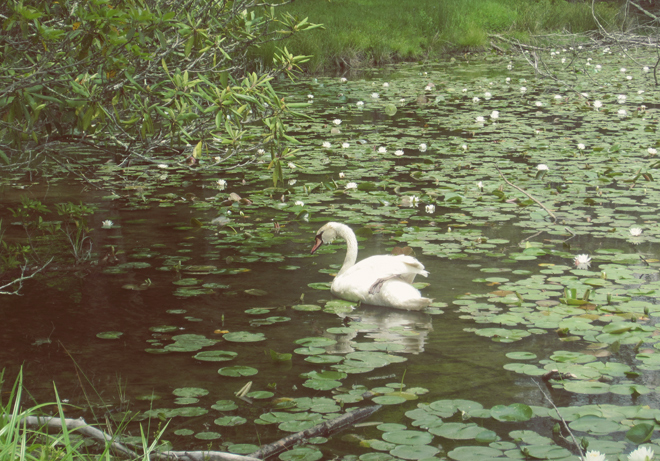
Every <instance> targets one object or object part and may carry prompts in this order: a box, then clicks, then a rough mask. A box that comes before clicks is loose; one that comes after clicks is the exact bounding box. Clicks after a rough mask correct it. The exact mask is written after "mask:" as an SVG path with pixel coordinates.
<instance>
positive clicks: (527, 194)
mask: <svg viewBox="0 0 660 461" xmlns="http://www.w3.org/2000/svg"><path fill="white" fill-rule="evenodd" d="M495 168H497V172H498V173H499V174H500V176H501V177H502V179H503V180H504V182H505V183H507V184H508V185H509V186H511V187H513V188H514V189H516V190H518V191H520V192H522V193H523V194H525V195H526V196H527V197H529V198H530V199H531V200H533V201H534V202H535V203H536V204H537V205H538V206H540V207H541V208H543V209H544V210H545V212H546V213H548V214H549V215H550V216H551V217H552V220H553V221H554V222H557V216H555V214H554V213H553V212H552V211H550V210H548V208H546V206H545V205H543V204H542V203H541V202H539V201H538V200H536V199H535V198H534V197H532V196H531V194H529V193H528V192H527V191H525V190H524V189H522V188H520V187H518V186H516V185H515V184H512V183H511V182H510V181H509V180H508V179H506V178H505V177H504V174H502V172H501V171H500V169H499V167H497V166H496V167H495Z"/></svg>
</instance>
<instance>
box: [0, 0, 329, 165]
mask: <svg viewBox="0 0 660 461" xmlns="http://www.w3.org/2000/svg"><path fill="white" fill-rule="evenodd" d="M275 3H283V2H275ZM0 14H1V15H2V17H3V18H6V19H5V20H4V23H3V33H2V35H0V63H1V64H0V88H1V89H0V162H2V163H4V164H12V165H17V164H18V165H22V164H30V165H33V164H34V162H35V161H36V160H39V161H41V160H42V157H43V156H49V155H50V156H51V158H53V157H54V156H52V153H53V152H54V151H55V149H60V148H61V146H62V144H64V143H68V144H75V145H77V146H80V147H82V148H85V149H87V150H89V149H101V150H103V151H106V152H111V153H113V154H117V153H119V154H121V155H122V156H128V155H132V156H137V157H141V158H144V157H149V158H152V157H153V156H155V155H158V154H179V153H182V152H183V151H184V150H185V148H186V146H187V145H191V146H195V147H194V148H192V149H191V152H189V153H188V154H190V155H189V158H188V163H189V164H195V163H198V162H199V160H200V158H201V157H202V154H203V153H204V152H214V156H215V162H216V163H220V162H224V161H226V160H228V159H230V158H232V157H234V160H235V161H239V162H240V161H242V162H243V163H245V162H250V161H252V160H254V159H255V158H256V157H257V156H258V155H259V154H258V152H263V151H261V149H268V150H270V151H271V155H272V159H274V160H276V159H278V158H279V156H280V155H281V153H282V152H281V151H282V149H283V147H281V144H280V143H281V142H283V141H292V138H290V137H289V136H288V135H287V134H286V129H285V125H284V119H285V118H286V117H288V116H291V115H294V114H295V112H294V110H293V109H295V107H296V105H294V104H287V103H285V101H284V99H283V98H280V97H279V96H278V95H277V93H276V92H275V91H274V90H273V88H272V86H271V81H272V80H273V79H274V78H276V77H277V76H279V75H280V74H286V75H288V76H289V77H292V76H293V73H294V72H295V71H296V70H297V69H298V65H299V64H300V63H302V62H304V61H305V60H306V57H304V56H294V55H292V54H291V53H289V52H288V51H287V50H286V49H283V50H281V51H280V53H278V54H277V55H276V57H275V58H274V64H275V66H274V68H273V69H272V70H268V71H265V70H261V71H260V72H251V73H250V72H248V64H249V63H248V60H247V58H246V56H247V52H248V50H250V49H251V48H253V47H258V46H260V45H262V44H264V43H266V42H270V41H274V40H277V39H279V38H281V37H289V36H292V35H295V34H297V33H298V32H300V31H303V30H307V29H312V28H315V27H317V26H316V25H313V24H309V23H308V22H307V21H306V20H298V19H297V18H295V17H293V16H291V15H289V14H285V15H278V16H277V17H276V15H275V7H274V6H271V5H270V4H269V5H267V6H264V4H261V3H259V2H257V1H252V0H241V1H234V2H207V1H205V0H188V1H183V2H175V1H166V0H165V1H161V0H118V1H109V0H91V1H87V2H77V1H73V0H63V1H60V2H43V1H40V0H28V1H18V0H10V1H8V2H7V3H6V4H5V5H4V6H0ZM297 106H300V104H298V105H297ZM55 159H56V158H55ZM274 163H275V166H277V165H276V164H277V161H275V162H274Z"/></svg>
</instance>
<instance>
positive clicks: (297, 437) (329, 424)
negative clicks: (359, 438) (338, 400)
mask: <svg viewBox="0 0 660 461" xmlns="http://www.w3.org/2000/svg"><path fill="white" fill-rule="evenodd" d="M380 407H381V405H373V406H370V407H365V408H360V409H358V410H354V411H349V412H348V413H344V414H343V415H341V416H339V417H338V418H335V419H331V420H329V421H324V422H322V423H320V424H317V425H316V426H314V427H310V428H309V429H307V430H304V431H300V432H297V433H295V434H292V435H290V436H288V437H284V438H283V439H280V440H278V441H277V442H273V443H271V444H269V445H266V446H265V447H262V448H261V449H260V450H259V451H255V452H254V453H250V455H249V456H253V457H255V458H259V459H266V458H268V457H270V456H273V455H276V454H278V453H280V452H283V451H284V450H287V449H288V448H289V447H291V446H292V445H294V444H296V443H298V442H301V441H303V440H305V439H309V438H311V437H319V436H325V437H327V436H328V435H329V434H330V433H333V432H337V431H340V430H342V429H344V428H346V427H347V426H352V425H353V424H355V423H356V422H358V421H359V420H361V419H364V418H367V417H369V416H371V415H372V414H374V413H375V412H376V411H378V410H379V409H380Z"/></svg>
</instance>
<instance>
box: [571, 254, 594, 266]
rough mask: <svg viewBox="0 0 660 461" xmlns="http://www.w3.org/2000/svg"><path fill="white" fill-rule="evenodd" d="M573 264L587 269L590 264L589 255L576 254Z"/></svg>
mask: <svg viewBox="0 0 660 461" xmlns="http://www.w3.org/2000/svg"><path fill="white" fill-rule="evenodd" d="M575 265H576V266H577V267H578V269H588V268H589V266H591V257H590V256H589V255H577V256H576V257H575Z"/></svg>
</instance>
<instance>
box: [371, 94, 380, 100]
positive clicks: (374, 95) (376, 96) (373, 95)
mask: <svg viewBox="0 0 660 461" xmlns="http://www.w3.org/2000/svg"><path fill="white" fill-rule="evenodd" d="M371 97H372V98H374V99H378V98H379V97H380V96H378V93H371Z"/></svg>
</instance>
